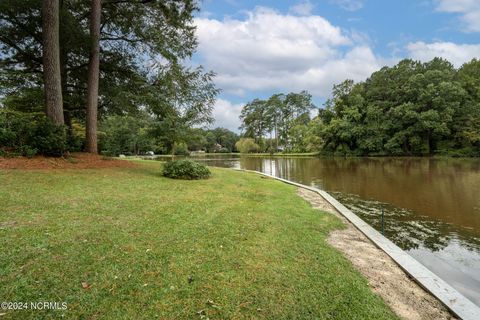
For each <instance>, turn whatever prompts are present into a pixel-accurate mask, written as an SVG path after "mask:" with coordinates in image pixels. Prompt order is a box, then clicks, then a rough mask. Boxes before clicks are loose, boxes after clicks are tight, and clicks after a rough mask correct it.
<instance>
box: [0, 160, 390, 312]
mask: <svg viewBox="0 0 480 320" xmlns="http://www.w3.org/2000/svg"><path fill="white" fill-rule="evenodd" d="M139 163H141V164H142V165H141V167H139V168H132V169H101V170H100V169H98V170H93V169H85V170H55V171H24V170H4V171H0V185H1V192H0V208H1V211H0V239H1V240H0V241H1V242H0V244H1V248H2V250H1V253H0V301H17V302H37V301H57V302H66V303H67V305H68V309H67V310H44V311H32V310H22V311H11V310H0V314H1V313H5V314H4V315H3V317H0V318H2V319H10V318H20V319H50V318H52V319H53V318H55V319H56V318H59V317H62V316H63V317H64V318H68V319H70V318H80V319H153V318H160V319H206V318H210V319H225V318H228V319H253V318H263V319H314V318H315V319H392V318H395V315H394V314H393V313H392V311H391V310H390V309H389V308H388V307H387V306H386V305H385V304H384V303H383V301H382V300H381V299H380V298H379V297H378V296H376V295H375V294H373V293H372V291H371V290H370V289H369V287H368V284H367V281H366V280H365V279H364V278H363V277H362V276H361V275H360V274H359V273H358V272H357V271H355V270H354V268H353V267H352V265H351V264H350V263H349V262H348V261H347V260H346V259H345V258H343V256H342V255H341V254H340V253H339V252H338V251H336V250H335V249H333V248H332V247H330V246H329V245H327V244H326V242H325V237H326V236H327V234H328V233H329V232H330V231H331V230H333V229H337V228H341V227H342V224H341V222H340V221H339V220H338V219H336V218H335V217H333V216H332V215H329V214H326V213H323V212H320V211H317V210H314V209H312V208H311V207H310V205H309V204H308V203H307V202H305V201H304V200H303V199H301V198H300V197H298V196H297V195H296V190H295V188H294V187H292V186H289V185H285V184H282V183H280V182H277V181H273V180H270V179H264V178H261V177H259V176H257V175H254V174H248V173H241V172H235V171H231V170H227V169H212V171H213V177H212V178H210V179H209V180H202V181H179V180H170V179H167V178H163V177H161V176H160V174H159V172H160V167H161V164H160V163H158V162H148V161H141V162H139ZM84 286H85V287H87V288H84Z"/></svg>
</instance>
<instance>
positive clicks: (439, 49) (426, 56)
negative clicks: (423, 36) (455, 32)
mask: <svg viewBox="0 0 480 320" xmlns="http://www.w3.org/2000/svg"><path fill="white" fill-rule="evenodd" d="M407 50H408V52H409V56H410V57H412V58H413V59H416V60H421V61H429V60H432V59H433V58H435V57H442V58H445V59H447V60H448V61H450V62H451V63H453V64H454V66H455V67H460V66H461V65H462V64H464V63H465V62H468V61H470V60H472V59H473V58H480V44H455V43H452V42H434V43H425V42H421V41H420V42H414V43H410V44H408V45H407Z"/></svg>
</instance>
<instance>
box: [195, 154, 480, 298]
mask: <svg viewBox="0 0 480 320" xmlns="http://www.w3.org/2000/svg"><path fill="white" fill-rule="evenodd" d="M195 159H198V160H201V161H205V162H206V163H207V164H208V165H211V166H220V167H230V168H241V169H249V170H256V171H262V172H265V173H268V174H272V175H275V176H277V177H281V178H285V179H288V180H292V181H295V182H299V183H302V184H306V185H310V186H315V187H318V188H321V189H324V190H326V191H328V192H330V193H331V194H332V195H333V196H334V197H335V198H337V199H338V200H339V201H340V202H342V203H343V204H344V205H345V206H347V207H348V208H349V209H350V210H352V211H353V212H354V213H356V214H357V215H358V216H360V217H361V218H362V219H364V220H365V221H367V222H368V223H369V224H370V225H371V226H373V227H374V228H375V229H377V230H379V231H380V229H381V219H380V213H381V210H382V208H383V210H384V212H385V236H386V237H388V238H389V239H390V240H392V241H393V242H395V243H396V244H397V245H398V246H400V247H401V248H402V249H404V250H405V251H407V252H408V253H409V254H410V255H412V256H413V257H414V258H415V259H417V260H418V261H420V262H421V263H422V264H424V265H425V266H426V267H427V268H429V269H430V270H431V271H433V272H434V273H436V274H437V275H439V276H440V277H441V278H443V279H444V280H445V281H447V282H448V283H450V285H452V286H453V287H455V288H456V289H457V290H458V291H460V292H461V293H463V294H464V295H465V296H466V297H468V298H469V299H470V300H472V301H473V302H474V303H476V304H477V305H479V306H480V159H428V158H358V159H343V158H314V157H285V158H270V157H243V156H242V157H240V156H232V155H225V156H204V157H195Z"/></svg>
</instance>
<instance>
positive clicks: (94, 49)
mask: <svg viewBox="0 0 480 320" xmlns="http://www.w3.org/2000/svg"><path fill="white" fill-rule="evenodd" d="M101 11H102V4H101V0H92V7H91V16H90V40H91V48H90V58H89V62H88V82H87V120H86V140H87V141H86V142H87V152H89V153H98V148H97V111H98V81H99V77H100V43H99V40H100V17H101Z"/></svg>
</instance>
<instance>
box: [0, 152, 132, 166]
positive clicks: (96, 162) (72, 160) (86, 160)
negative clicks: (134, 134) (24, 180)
mask: <svg viewBox="0 0 480 320" xmlns="http://www.w3.org/2000/svg"><path fill="white" fill-rule="evenodd" d="M132 167H136V164H134V163H132V162H130V161H125V160H118V159H112V158H107V157H104V156H101V155H94V154H89V153H73V154H70V155H69V156H66V157H61V158H50V157H43V156H35V157H33V158H32V159H28V158H25V157H17V158H3V157H0V169H47V170H48V169H96V168H132Z"/></svg>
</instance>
